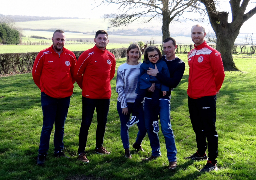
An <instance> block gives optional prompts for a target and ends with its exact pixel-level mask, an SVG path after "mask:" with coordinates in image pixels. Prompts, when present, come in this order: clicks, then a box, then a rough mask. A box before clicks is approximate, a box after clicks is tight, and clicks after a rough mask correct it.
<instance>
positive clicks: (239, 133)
mask: <svg viewBox="0 0 256 180" xmlns="http://www.w3.org/2000/svg"><path fill="white" fill-rule="evenodd" d="M180 57H181V58H182V59H183V60H185V59H186V55H180ZM123 62H124V59H122V60H118V61H117V66H119V65H120V64H122V63H123ZM186 62H187V61H186ZM235 62H236V64H237V66H238V67H239V68H240V69H241V70H242V71H241V72H226V78H225V81H224V84H223V87H222V89H221V91H220V94H218V100H217V123H216V124H217V125H216V126H217V130H218V133H219V158H218V167H219V171H217V172H211V173H207V174H200V173H199V170H200V169H201V168H202V167H203V166H204V165H205V161H199V162H193V161H188V160H184V157H186V156H188V155H190V154H192V153H194V152H195V150H196V143H195V135H194V132H193V130H192V127H191V123H190V120H189V113H188V108H187V95H186V89H187V78H188V66H186V72H185V74H184V77H183V79H182V80H181V83H180V85H179V86H178V87H177V88H176V89H175V90H174V92H173V96H172V112H171V115H172V127H173V130H174V133H175V139H176V145H177V149H178V154H177V156H178V164H179V167H178V168H177V170H176V171H175V172H171V171H169V170H168V169H167V168H166V166H167V165H168V160H167V157H166V149H165V143H164V137H163V135H162V133H161V132H160V133H159V137H160V141H161V151H162V157H161V158H159V159H157V160H156V161H153V162H149V163H144V162H142V161H141V160H142V158H144V157H146V156H148V155H150V152H151V148H150V144H149V140H148V138H147V137H146V138H145V140H144V141H143V144H142V146H143V148H144V149H145V152H139V153H135V152H134V151H132V157H133V158H132V159H131V160H130V159H125V158H124V150H123V147H122V143H121V138H120V121H119V117H118V113H117V111H116V98H117V93H116V92H115V78H114V80H113V81H112V91H113V92H112V98H111V104H110V111H109V118H108V124H107V129H106V134H105V141H104V144H105V145H104V146H106V148H107V149H108V150H110V151H111V152H112V153H111V154H110V155H107V156H104V155H97V154H95V153H94V148H95V129H96V125H97V123H96V119H95V117H96V114H95V116H94V119H93V123H92V125H91V127H90V130H89V136H88V145H87V149H86V150H87V154H88V158H89V159H90V163H89V164H83V163H81V162H78V161H76V157H77V148H78V133H79V128H80V123H81V90H80V89H79V88H78V86H77V85H75V89H74V95H73V96H72V98H71V105H70V109H69V114H68V117H67V121H66V125H65V137H64V142H65V148H66V149H65V151H66V152H67V154H69V155H70V156H71V159H55V158H54V157H53V154H52V153H53V135H52V136H51V141H50V149H49V155H48V159H47V161H46V166H45V167H43V168H42V167H38V166H36V165H35V162H36V156H37V151H38V145H39V138H40V132H41V126H42V111H41V106H40V105H41V104H40V92H39V89H38V88H37V87H36V86H35V85H34V83H33V80H32V77H31V74H21V75H16V76H10V77H1V78H0V82H1V83H0V116H1V121H0V139H1V140H0V179H65V178H69V179H75V178H76V179H79V177H80V178H81V177H82V176H92V177H104V178H107V179H255V174H256V163H255V161H256V153H255V145H256V143H255V142H256V137H255V131H256V122H255V116H256V111H255V105H256V103H255V99H256V95H255V92H254V89H255V78H256V74H255V71H254V69H255V65H256V63H255V59H250V58H248V59H242V58H235ZM186 64H187V63H186ZM136 133H137V127H132V128H131V129H130V143H133V142H134V141H135V138H136Z"/></svg>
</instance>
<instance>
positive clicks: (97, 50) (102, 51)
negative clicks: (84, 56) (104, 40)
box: [92, 45, 106, 53]
mask: <svg viewBox="0 0 256 180" xmlns="http://www.w3.org/2000/svg"><path fill="white" fill-rule="evenodd" d="M92 49H93V50H94V51H96V52H100V53H104V52H105V51H106V49H104V50H101V49H99V48H98V47H97V46H96V45H94V47H93V48H92Z"/></svg>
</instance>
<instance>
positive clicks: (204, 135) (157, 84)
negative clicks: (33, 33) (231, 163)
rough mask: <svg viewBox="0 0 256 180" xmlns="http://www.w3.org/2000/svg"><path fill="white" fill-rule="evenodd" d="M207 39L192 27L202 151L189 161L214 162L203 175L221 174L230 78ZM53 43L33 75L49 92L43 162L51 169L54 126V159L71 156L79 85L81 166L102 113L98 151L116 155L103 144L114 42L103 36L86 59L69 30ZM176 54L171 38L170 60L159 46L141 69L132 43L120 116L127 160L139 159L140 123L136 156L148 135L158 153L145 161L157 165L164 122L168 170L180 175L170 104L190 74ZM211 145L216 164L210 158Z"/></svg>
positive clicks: (44, 97) (121, 73)
mask: <svg viewBox="0 0 256 180" xmlns="http://www.w3.org/2000/svg"><path fill="white" fill-rule="evenodd" d="M205 35H206V33H205V29H204V28H203V27H202V26H200V25H195V26H193V27H192V29H191V37H192V41H193V42H194V43H195V48H194V49H193V50H191V52H190V53H189V54H188V64H189V67H190V68H189V80H188V81H189V84H188V90H187V93H188V106H189V113H190V119H191V123H192V126H193V129H194V132H195V134H196V142H197V151H196V153H195V154H193V155H191V156H189V157H187V158H188V159H192V160H204V159H208V161H207V164H206V165H205V167H204V168H203V169H202V170H201V171H211V170H215V169H216V168H217V160H216V158H217V155H218V135H217V131H216V127H215V122H216V94H217V93H218V91H219V90H220V88H221V85H222V83H223V81H224V76H225V75H224V68H223V63H222V59H221V55H220V53H219V52H218V51H217V50H215V49H213V48H211V47H210V46H208V45H207V43H206V42H205V40H204V37H205ZM52 42H53V45H52V46H51V47H49V48H47V49H45V50H42V51H41V52H39V54H38V55H37V57H36V60H35V62H34V66H33V71H32V76H33V79H34V82H35V84H36V85H37V86H38V87H39V89H40V90H41V105H42V110H43V127H42V131H41V137H40V145H39V154H38V157H37V164H38V165H43V164H44V163H45V160H46V156H47V151H48V149H49V140H50V134H51V131H52V129H53V124H54V123H55V134H54V147H55V148H54V156H55V157H67V156H66V155H65V154H64V152H63V150H64V143H63V136H64V124H65V120H66V117H67V113H68V108H69V104H70V97H71V95H72V93H73V88H74V85H73V84H74V83H75V82H77V84H78V85H79V87H80V88H81V89H82V122H81V127H80V133H79V148H78V160H80V161H82V162H85V163H89V159H88V158H87V156H86V153H85V147H86V143H87V137H88V130H89V128H90V125H91V122H92V118H93V114H94V111H95V109H96V112H97V123H98V125H97V130H96V147H95V151H96V153H99V154H110V152H109V151H107V150H106V149H105V148H104V147H103V140H104V134H105V128H106V123H107V116H108V111H109V104H110V97H111V86H110V81H111V80H112V79H113V77H114V75H115V68H116V60H115V57H114V55H113V54H112V53H110V52H109V51H108V50H107V49H106V46H107V44H108V42H109V39H108V34H107V32H106V31H104V30H99V31H97V32H96V35H95V38H94V42H95V46H94V47H93V48H92V49H89V50H86V51H84V52H83V53H82V54H81V55H80V56H79V59H78V61H77V59H76V56H75V55H74V53H73V52H71V51H69V50H68V49H66V48H64V44H65V34H64V32H63V31H62V30H56V31H55V32H54V33H53V37H52ZM176 48H177V45H176V41H175V39H173V38H171V37H170V38H167V39H165V40H164V41H163V52H164V54H165V55H164V56H162V54H161V51H160V50H159V49H158V48H157V47H153V46H149V47H147V48H146V49H145V51H144V61H143V62H142V63H141V62H140V59H141V56H142V54H141V51H140V48H139V46H138V45H137V44H131V45H130V46H129V47H128V48H127V61H126V63H124V64H122V65H120V66H119V67H118V70H117V78H116V92H117V93H118V98H117V111H118V114H119V117H120V122H121V132H120V134H121V139H122V143H123V148H124V155H125V157H126V158H132V156H131V153H130V145H129V128H130V127H131V126H133V125H134V124H137V126H138V134H137V138H136V141H135V142H134V144H133V148H134V149H135V150H136V151H144V150H143V148H142V146H141V143H142V141H143V139H144V137H145V136H146V134H148V137H149V141H150V146H151V149H152V154H151V156H150V157H148V158H145V159H143V160H145V161H151V160H154V159H157V158H158V157H160V156H161V151H160V142H159V137H158V132H159V125H158V116H159V119H160V123H161V130H162V133H163V135H164V138H165V144H166V149H167V158H168V161H169V165H168V168H169V169H172V170H174V169H175V168H176V167H177V156H176V155H177V149H176V145H175V139H174V134H173V130H172V126H171V119H170V110H171V105H170V98H171V92H172V90H173V89H174V88H175V87H177V86H178V84H179V83H180V81H181V79H182V77H183V73H184V71H185V63H184V62H183V61H182V60H181V59H179V58H178V57H176V56H175V51H176ZM206 139H207V141H208V151H209V154H208V156H209V158H207V156H206V153H205V152H206V149H207V142H206Z"/></svg>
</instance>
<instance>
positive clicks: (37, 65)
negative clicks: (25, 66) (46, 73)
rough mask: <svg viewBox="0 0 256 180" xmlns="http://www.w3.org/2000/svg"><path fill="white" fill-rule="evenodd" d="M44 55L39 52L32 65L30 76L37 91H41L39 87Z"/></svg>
mask: <svg viewBox="0 0 256 180" xmlns="http://www.w3.org/2000/svg"><path fill="white" fill-rule="evenodd" d="M44 57H45V56H44V54H43V52H39V53H38V55H37V56H36V59H35V62H34V65H33V70H32V76H33V80H34V82H35V84H36V85H37V87H38V88H39V89H41V86H40V78H41V73H42V70H43V65H44Z"/></svg>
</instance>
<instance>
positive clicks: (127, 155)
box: [124, 149, 132, 159]
mask: <svg viewBox="0 0 256 180" xmlns="http://www.w3.org/2000/svg"><path fill="white" fill-rule="evenodd" d="M124 154H125V157H126V158H129V159H131V158H132V156H131V153H130V150H129V149H124Z"/></svg>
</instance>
